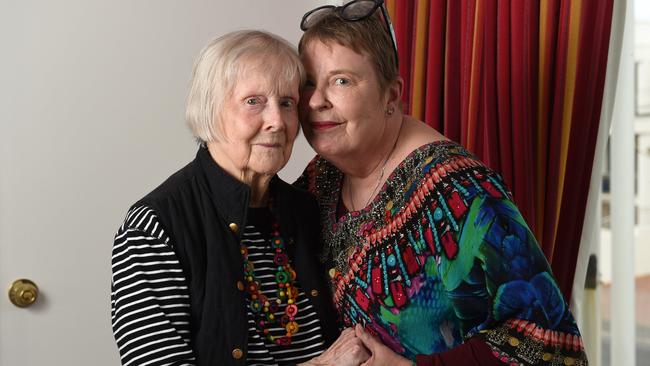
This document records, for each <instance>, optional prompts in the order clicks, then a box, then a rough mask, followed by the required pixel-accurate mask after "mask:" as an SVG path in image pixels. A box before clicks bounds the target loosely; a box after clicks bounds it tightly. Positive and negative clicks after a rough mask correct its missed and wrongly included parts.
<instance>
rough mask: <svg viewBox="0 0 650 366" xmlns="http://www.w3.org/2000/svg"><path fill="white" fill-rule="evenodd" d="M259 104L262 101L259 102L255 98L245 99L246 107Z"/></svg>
mask: <svg viewBox="0 0 650 366" xmlns="http://www.w3.org/2000/svg"><path fill="white" fill-rule="evenodd" d="M261 102H262V101H261V100H260V98H257V97H253V98H247V99H246V104H248V105H258V104H260V103H261Z"/></svg>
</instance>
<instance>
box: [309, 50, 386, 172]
mask: <svg viewBox="0 0 650 366" xmlns="http://www.w3.org/2000/svg"><path fill="white" fill-rule="evenodd" d="M301 59H302V61H303V64H304V65H305V69H306V71H307V84H306V86H305V88H304V90H303V92H302V94H301V97H300V117H301V118H300V123H301V124H302V127H303V131H304V133H305V137H306V138H307V140H308V141H309V143H310V145H311V146H312V147H313V148H314V150H316V152H318V153H319V154H321V155H322V156H324V157H325V158H327V159H334V160H336V159H337V158H338V159H341V158H343V159H345V158H348V157H350V156H354V155H359V154H364V153H366V152H368V151H369V150H371V149H373V148H375V146H377V144H379V143H381V141H382V136H383V135H384V130H385V125H386V121H387V117H386V115H385V108H386V104H387V97H386V93H383V92H382V91H381V88H380V85H379V80H378V78H377V75H376V73H375V69H374V67H373V65H372V63H371V62H370V60H369V58H368V57H367V56H365V55H361V54H358V53H356V52H354V51H353V50H351V49H349V48H347V47H345V46H342V45H340V44H338V43H335V42H331V43H322V42H320V41H312V42H310V43H309V44H307V45H306V47H305V48H304V49H303V52H302V54H301Z"/></svg>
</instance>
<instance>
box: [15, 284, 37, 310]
mask: <svg viewBox="0 0 650 366" xmlns="http://www.w3.org/2000/svg"><path fill="white" fill-rule="evenodd" d="M37 298H38V286H36V284H35V283H34V282H32V281H30V280H28V279H25V278H21V279H18V280H15V281H14V282H13V283H12V284H11V287H10V288H9V301H11V303H12V304H14V305H16V306H18V307H19V308H26V307H28V306H30V305H31V304H33V303H34V302H35V301H36V299H37Z"/></svg>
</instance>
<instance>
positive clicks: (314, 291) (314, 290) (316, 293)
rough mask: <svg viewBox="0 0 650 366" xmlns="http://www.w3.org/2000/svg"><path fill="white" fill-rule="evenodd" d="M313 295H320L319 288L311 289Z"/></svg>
mask: <svg viewBox="0 0 650 366" xmlns="http://www.w3.org/2000/svg"><path fill="white" fill-rule="evenodd" d="M311 296H313V297H316V296H318V290H316V289H313V290H311Z"/></svg>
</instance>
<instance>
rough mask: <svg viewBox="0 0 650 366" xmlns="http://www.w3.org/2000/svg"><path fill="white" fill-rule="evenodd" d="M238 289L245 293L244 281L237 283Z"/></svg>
mask: <svg viewBox="0 0 650 366" xmlns="http://www.w3.org/2000/svg"><path fill="white" fill-rule="evenodd" d="M237 289H239V291H244V283H243V282H242V281H237Z"/></svg>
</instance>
